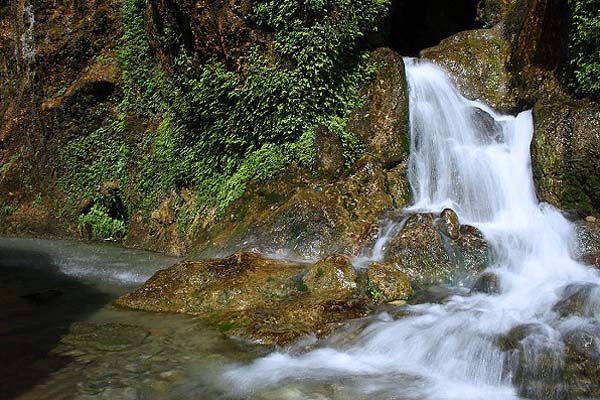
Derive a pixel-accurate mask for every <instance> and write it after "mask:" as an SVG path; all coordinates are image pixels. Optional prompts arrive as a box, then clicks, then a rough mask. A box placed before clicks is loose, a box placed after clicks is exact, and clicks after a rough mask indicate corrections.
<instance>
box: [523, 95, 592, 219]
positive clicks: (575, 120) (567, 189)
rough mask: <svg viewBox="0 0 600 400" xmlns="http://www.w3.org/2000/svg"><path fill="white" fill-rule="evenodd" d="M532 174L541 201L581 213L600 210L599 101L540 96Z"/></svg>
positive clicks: (535, 114)
mask: <svg viewBox="0 0 600 400" xmlns="http://www.w3.org/2000/svg"><path fill="white" fill-rule="evenodd" d="M533 113H534V123H535V134H534V138H533V143H532V146H531V154H532V162H533V174H534V179H535V182H536V186H537V190H538V195H539V197H540V199H541V200H543V201H545V202H548V203H550V204H552V205H554V206H556V207H558V208H561V209H563V210H566V211H571V212H574V213H575V214H578V215H580V216H582V217H585V216H588V215H590V214H594V213H599V212H600V106H599V105H598V104H596V103H593V102H588V101H570V102H565V101H552V100H548V101H540V102H538V103H537V104H536V105H535V107H534V109H533Z"/></svg>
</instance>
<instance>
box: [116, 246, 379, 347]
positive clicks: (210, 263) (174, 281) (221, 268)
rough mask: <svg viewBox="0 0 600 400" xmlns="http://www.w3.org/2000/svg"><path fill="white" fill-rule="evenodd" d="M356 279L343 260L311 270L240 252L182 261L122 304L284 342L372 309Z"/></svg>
mask: <svg viewBox="0 0 600 400" xmlns="http://www.w3.org/2000/svg"><path fill="white" fill-rule="evenodd" d="M356 279H357V276H356V273H355V272H354V270H353V268H352V265H350V262H349V261H348V259H347V258H345V257H343V256H341V255H332V256H329V257H327V258H325V259H324V260H322V261H320V262H318V263H316V264H314V265H308V264H299V263H291V262H286V261H283V260H271V259H265V258H263V257H261V256H259V255H257V254H252V253H237V254H234V255H232V256H230V257H227V258H224V259H209V260H203V261H183V262H180V263H177V264H175V265H174V266H172V267H170V268H168V269H165V270H162V271H159V272H157V273H156V274H155V275H154V276H153V277H152V278H150V279H149V280H148V281H147V282H146V283H145V284H144V285H143V286H142V287H141V288H139V289H138V290H136V291H135V292H133V293H130V294H128V295H125V296H123V297H121V298H120V299H118V300H117V302H116V304H117V305H119V306H123V307H128V308H133V309H139V310H146V311H154V312H171V313H185V314H191V315H196V316H199V317H201V318H204V319H206V320H208V321H209V322H210V323H212V324H214V325H216V326H217V327H218V328H219V329H220V330H221V331H222V332H224V333H226V334H228V335H234V336H243V337H246V338H249V339H252V340H255V341H258V342H261V343H278V344H285V343H289V342H290V341H292V340H294V339H296V338H298V337H299V336H302V335H305V334H309V333H310V334H317V335H321V334H324V333H327V332H328V330H329V329H331V326H332V324H334V323H337V322H341V321H344V320H347V319H352V318H358V317H362V316H364V315H366V314H367V313H368V312H369V311H370V310H372V308H373V306H374V303H372V302H371V300H370V299H369V298H368V297H367V295H366V293H365V291H364V289H363V288H362V286H361V287H359V286H358V285H357V282H356Z"/></svg>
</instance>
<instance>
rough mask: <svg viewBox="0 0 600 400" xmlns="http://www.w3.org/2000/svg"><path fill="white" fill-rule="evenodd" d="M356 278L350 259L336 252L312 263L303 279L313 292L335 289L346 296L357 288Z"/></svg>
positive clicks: (334, 290)
mask: <svg viewBox="0 0 600 400" xmlns="http://www.w3.org/2000/svg"><path fill="white" fill-rule="evenodd" d="M356 278H357V276H356V272H355V271H354V267H352V264H351V263H350V260H349V259H348V258H347V257H345V256H342V255H339V254H334V255H331V256H328V257H327V258H325V259H323V260H321V261H319V262H317V263H315V264H314V265H312V266H311V267H310V268H309V269H308V272H307V273H306V275H305V276H304V279H303V280H304V284H305V285H306V287H307V288H308V290H309V291H310V292H312V293H323V292H329V291H333V292H337V293H339V294H340V295H342V297H344V296H348V295H351V294H352V292H353V291H354V290H356Z"/></svg>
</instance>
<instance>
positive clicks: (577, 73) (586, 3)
mask: <svg viewBox="0 0 600 400" xmlns="http://www.w3.org/2000/svg"><path fill="white" fill-rule="evenodd" d="M568 3H569V6H570V8H571V13H572V27H571V47H570V49H571V66H572V68H573V75H574V82H573V86H574V88H575V90H576V91H577V92H578V93H580V94H582V95H588V96H593V97H596V98H600V0H569V2H568Z"/></svg>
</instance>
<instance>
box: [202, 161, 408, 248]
mask: <svg viewBox="0 0 600 400" xmlns="http://www.w3.org/2000/svg"><path fill="white" fill-rule="evenodd" d="M405 171H406V164H405V163H402V164H400V165H398V166H396V167H395V168H392V169H389V170H388V169H385V168H384V166H383V165H382V164H381V162H380V161H379V160H378V159H376V158H375V157H373V156H370V155H366V156H364V157H362V158H361V159H360V160H359V161H357V162H356V164H355V165H354V166H353V167H352V168H351V169H350V170H349V171H347V172H346V173H345V174H344V175H343V176H342V177H341V178H340V179H338V180H337V181H334V182H330V181H329V180H303V179H302V174H298V175H292V176H290V175H285V176H281V177H278V178H275V179H274V180H273V181H271V182H268V183H265V184H261V185H260V186H254V187H251V188H250V189H249V190H248V191H247V194H246V196H245V197H244V198H242V199H241V200H240V201H238V202H237V203H236V204H235V205H234V207H232V209H231V215H232V219H231V220H230V222H229V223H224V224H221V225H219V226H217V227H216V229H218V230H219V231H218V232H217V231H216V229H215V230H213V232H210V233H209V234H210V235H211V236H212V237H213V238H214V239H213V243H214V244H213V245H212V246H211V248H209V249H206V250H205V251H204V252H203V253H202V255H203V256H207V255H208V256H214V255H222V254H223V253H225V254H227V253H229V254H231V253H232V252H235V251H238V250H246V251H248V250H252V251H259V252H261V253H265V254H273V253H280V254H283V255H285V256H290V257H295V258H304V259H316V258H322V257H325V256H326V255H328V254H330V253H343V254H347V255H358V254H359V252H360V250H361V249H362V248H364V247H365V246H370V245H371V244H372V242H373V240H374V239H375V234H376V231H377V228H378V226H379V222H380V217H381V215H382V214H383V213H384V212H385V211H387V210H390V209H394V208H398V207H404V206H406V205H408V183H407V182H406V178H405Z"/></svg>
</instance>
